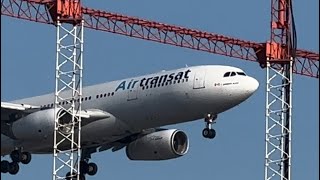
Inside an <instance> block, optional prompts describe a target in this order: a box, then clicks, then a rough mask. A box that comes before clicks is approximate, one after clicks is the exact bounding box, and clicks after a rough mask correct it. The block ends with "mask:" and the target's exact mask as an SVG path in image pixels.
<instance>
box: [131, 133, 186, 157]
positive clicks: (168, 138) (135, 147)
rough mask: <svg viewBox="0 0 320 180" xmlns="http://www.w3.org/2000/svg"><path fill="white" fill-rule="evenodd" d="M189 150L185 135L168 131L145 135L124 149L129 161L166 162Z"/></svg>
mask: <svg viewBox="0 0 320 180" xmlns="http://www.w3.org/2000/svg"><path fill="white" fill-rule="evenodd" d="M188 149H189V140H188V137H187V135H186V134H185V133H184V132H183V131H180V130H176V129H170V130H163V131H158V132H154V133H150V134H147V135H145V136H142V137H140V138H138V139H137V140H135V141H133V142H131V143H130V144H129V145H127V147H126V154H127V157H128V158H129V159H130V160H167V159H173V158H178V157H181V156H183V155H185V154H186V153H187V152H188Z"/></svg>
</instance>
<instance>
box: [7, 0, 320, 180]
mask: <svg viewBox="0 0 320 180" xmlns="http://www.w3.org/2000/svg"><path fill="white" fill-rule="evenodd" d="M83 3H84V5H85V6H87V7H91V8H95V9H101V10H105V11H110V12H117V13H120V14H126V15H129V16H136V17H141V18H143V19H149V20H154V21H159V22H165V23H168V24H175V25H180V26H185V27H189V28H194V29H200V30H204V31H208V32H213V33H217V34H222V35H227V36H232V37H237V38H240V39H244V40H252V41H256V42H265V41H266V40H268V39H269V36H270V29H269V27H270V26H269V24H270V1H255V0H247V1H230V0H228V1H219V2H218V1H210V0H201V1H181V0H178V1H174V2H172V1H169V0H164V1H161V2H160V1H147V0H137V1H128V0H123V1H98V0H96V1H84V2H83ZM318 7H319V1H317V0H310V1H308V3H306V2H305V1H295V2H294V13H295V20H296V26H297V27H296V28H297V33H298V47H299V48H301V49H308V50H312V51H316V52H319V40H318V39H319V18H318V17H319V8H318ZM1 30H2V31H1V101H10V100H14V99H19V98H24V97H30V96H36V95H40V94H45V93H49V92H52V91H53V90H54V64H55V27H54V26H49V25H44V24H38V23H33V22H28V21H23V20H17V19H13V18H9V17H3V16H1ZM84 48H85V52H84V67H85V69H84V85H92V84H97V83H102V82H106V81H111V80H116V79H121V78H126V77H130V76H136V75H143V74H148V73H153V72H157V71H160V70H163V69H166V70H169V69H175V68H180V67H184V66H185V65H186V64H187V65H189V66H192V65H202V64H223V65H232V66H236V67H239V68H242V69H243V70H245V71H246V72H247V74H249V75H251V76H253V77H255V78H256V79H257V80H258V81H259V82H260V87H259V89H258V91H257V92H256V93H255V94H254V95H253V96H252V97H251V98H250V99H249V100H248V101H246V102H244V103H243V104H241V105H240V106H237V107H236V108H234V109H231V110H229V111H228V112H225V113H223V114H221V115H219V119H218V122H217V124H215V129H216V131H217V136H216V138H215V139H214V140H207V139H204V138H203V137H202V135H201V131H202V129H203V127H204V123H203V121H202V120H199V121H194V122H190V123H185V124H177V125H174V126H169V127H170V128H179V129H182V130H184V131H185V132H186V133H187V134H188V137H189V138H190V151H189V153H188V154H187V155H185V156H183V157H181V158H178V159H174V160H168V161H161V162H134V161H130V160H128V159H127V157H126V155H125V152H124V151H123V150H121V151H118V152H115V153H112V152H109V151H107V152H102V153H97V154H94V155H93V158H92V161H93V162H95V163H97V164H98V166H99V172H98V174H97V175H96V176H93V177H90V180H99V179H110V180H113V179H151V178H152V179H153V180H161V179H185V180H194V179H224V180H231V179H250V180H251V179H252V180H253V179H262V178H264V153H265V143H264V128H265V127H264V123H265V115H264V112H265V79H266V77H265V70H264V69H260V67H259V65H258V64H257V63H254V62H247V61H243V60H239V59H234V58H229V57H224V56H218V55H214V54H209V53H205V52H197V51H194V50H190V49H183V48H178V47H174V46H169V45H164V44H158V43H155V42H148V41H144V40H138V39H134V38H129V37H124V36H120V35H115V34H111V33H106V32H98V31H94V30H89V29H86V30H85V47H84ZM293 88H294V90H293V93H294V94H293V125H292V129H293V134H292V148H293V149H292V177H293V179H308V180H316V179H319V173H318V169H319V101H318V99H319V81H318V79H314V78H308V77H300V76H298V75H295V76H294V84H293ZM51 173H52V156H51V155H34V156H33V160H32V162H31V164H29V165H22V166H21V167H20V172H19V174H18V175H16V176H9V175H2V177H3V178H4V179H10V180H18V179H50V178H51V177H50V176H51Z"/></svg>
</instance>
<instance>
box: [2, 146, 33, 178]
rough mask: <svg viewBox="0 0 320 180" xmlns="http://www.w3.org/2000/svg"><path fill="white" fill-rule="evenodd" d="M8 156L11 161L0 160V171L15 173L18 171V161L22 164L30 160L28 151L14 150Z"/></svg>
mask: <svg viewBox="0 0 320 180" xmlns="http://www.w3.org/2000/svg"><path fill="white" fill-rule="evenodd" d="M10 158H11V160H12V162H9V161H6V160H3V161H1V173H10V174H12V175H15V174H17V173H18V172H19V162H21V163H22V164H29V163H30V161H31V154H30V153H29V152H21V151H20V150H14V151H12V152H11V154H10Z"/></svg>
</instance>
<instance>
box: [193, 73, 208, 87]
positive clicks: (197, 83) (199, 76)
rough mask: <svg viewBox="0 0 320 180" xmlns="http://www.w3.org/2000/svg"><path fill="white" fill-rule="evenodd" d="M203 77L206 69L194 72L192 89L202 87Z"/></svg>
mask: <svg viewBox="0 0 320 180" xmlns="http://www.w3.org/2000/svg"><path fill="white" fill-rule="evenodd" d="M205 77H206V71H199V72H196V74H195V75H194V81H193V89H201V88H204V87H205V85H204V82H205Z"/></svg>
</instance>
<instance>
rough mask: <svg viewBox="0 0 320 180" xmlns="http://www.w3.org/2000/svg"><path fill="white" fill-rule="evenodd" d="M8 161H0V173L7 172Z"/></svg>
mask: <svg viewBox="0 0 320 180" xmlns="http://www.w3.org/2000/svg"><path fill="white" fill-rule="evenodd" d="M9 164H10V163H9V161H6V160H4V161H1V173H7V172H9Z"/></svg>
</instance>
